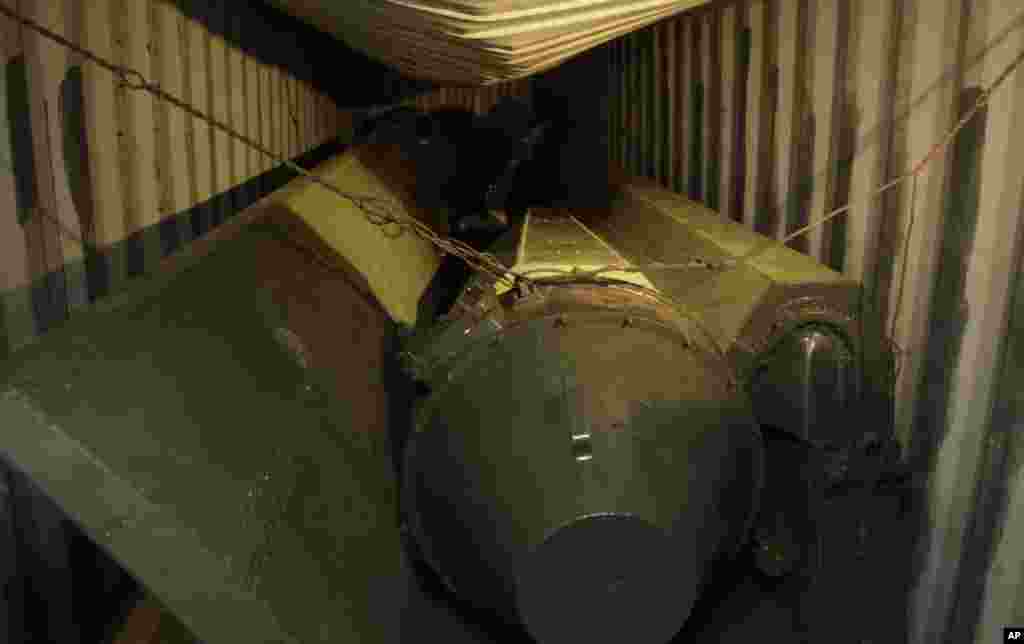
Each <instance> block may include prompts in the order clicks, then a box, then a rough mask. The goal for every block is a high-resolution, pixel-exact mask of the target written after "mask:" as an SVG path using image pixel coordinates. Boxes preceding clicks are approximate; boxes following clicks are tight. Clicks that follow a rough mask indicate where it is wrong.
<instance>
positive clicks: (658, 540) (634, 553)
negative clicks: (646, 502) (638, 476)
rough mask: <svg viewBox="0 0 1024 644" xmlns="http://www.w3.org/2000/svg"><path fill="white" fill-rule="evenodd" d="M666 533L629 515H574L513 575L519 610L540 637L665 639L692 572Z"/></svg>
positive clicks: (683, 606) (691, 594)
mask: <svg viewBox="0 0 1024 644" xmlns="http://www.w3.org/2000/svg"><path fill="white" fill-rule="evenodd" d="M671 544H672V542H671V540H670V538H669V536H668V535H667V534H665V533H664V532H663V531H662V530H659V529H658V528H656V527H655V526H653V525H651V524H649V523H647V522H646V521H643V520H642V519H639V518H637V517H633V516H629V515H618V514H607V515H595V516H589V517H585V518H581V519H578V520H576V521H574V522H572V523H570V524H569V525H567V526H564V527H562V528H560V529H559V530H558V531H556V532H555V533H553V534H552V535H550V536H549V537H548V538H547V539H545V541H544V542H543V543H542V544H541V545H540V546H539V547H538V548H537V549H536V550H534V551H533V552H532V553H531V554H530V555H529V557H528V558H527V560H526V562H525V564H524V566H523V569H522V570H521V572H520V573H519V575H518V580H517V588H516V599H517V604H518V610H519V617H520V619H521V620H522V622H523V624H524V625H525V626H526V629H527V631H529V633H530V635H532V636H533V638H534V639H535V640H536V641H537V642H539V643H540V644H564V643H567V642H587V644H604V643H608V644H612V643H615V644H618V643H621V642H631V643H633V644H665V643H666V642H668V641H669V640H671V639H672V637H673V636H674V635H675V634H676V633H677V632H678V631H679V629H680V628H682V626H683V623H684V622H685V621H686V618H687V616H688V615H689V612H690V608H691V606H692V604H693V601H694V598H695V588H694V578H693V576H692V574H691V575H687V574H685V571H684V570H682V569H681V568H682V566H681V565H680V562H681V561H682V560H683V559H684V558H685V555H686V553H681V552H676V551H674V549H673V548H672V546H671Z"/></svg>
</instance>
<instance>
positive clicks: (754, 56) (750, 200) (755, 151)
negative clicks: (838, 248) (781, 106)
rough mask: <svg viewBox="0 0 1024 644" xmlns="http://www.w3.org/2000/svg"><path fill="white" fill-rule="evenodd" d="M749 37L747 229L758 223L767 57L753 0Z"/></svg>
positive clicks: (761, 8)
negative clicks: (765, 63) (765, 61)
mask: <svg viewBox="0 0 1024 644" xmlns="http://www.w3.org/2000/svg"><path fill="white" fill-rule="evenodd" d="M747 20H748V25H749V27H748V29H749V31H748V34H749V40H750V72H749V76H748V79H747V88H748V89H747V127H746V140H747V149H746V153H747V176H746V194H745V196H744V199H743V201H744V205H745V212H744V215H743V221H744V223H746V225H747V226H748V227H749V228H754V225H755V223H756V222H757V214H758V203H759V195H760V190H759V187H760V181H761V179H760V177H761V175H762V174H764V170H763V168H762V167H761V158H762V155H761V122H762V118H763V116H764V114H763V112H762V110H761V109H760V108H761V107H762V105H763V96H764V93H765V89H764V85H765V77H764V59H765V56H766V55H767V53H766V47H765V40H764V31H765V29H764V23H765V3H764V2H763V0H754V1H753V2H751V3H750V9H749V13H748V17H747Z"/></svg>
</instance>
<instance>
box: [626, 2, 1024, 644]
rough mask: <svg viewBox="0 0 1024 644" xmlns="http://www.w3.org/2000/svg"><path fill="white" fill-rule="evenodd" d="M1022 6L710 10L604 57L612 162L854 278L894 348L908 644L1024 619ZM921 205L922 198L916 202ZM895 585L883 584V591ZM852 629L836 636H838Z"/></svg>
mask: <svg viewBox="0 0 1024 644" xmlns="http://www.w3.org/2000/svg"><path fill="white" fill-rule="evenodd" d="M1022 21H1024V7H1022V5H1021V3H1020V2H1019V1H1018V0H857V1H854V0H745V1H739V2H735V1H734V2H720V3H716V4H714V5H713V6H711V7H710V8H708V9H703V10H698V11H695V12H690V13H687V14H683V15H681V16H679V17H677V18H675V19H671V20H668V21H665V22H662V23H659V24H657V25H654V26H653V27H651V28H647V29H644V30H642V31H639V32H636V33H633V34H631V35H629V36H627V37H625V38H623V39H620V40H618V41H616V42H614V43H612V44H611V45H610V47H611V60H612V63H611V65H612V69H611V72H612V78H613V82H612V87H613V94H612V96H611V109H612V119H611V121H612V122H611V132H610V135H611V140H612V157H613V161H616V162H618V163H620V164H621V165H623V166H625V168H626V169H627V170H628V171H630V172H632V173H634V174H640V175H645V176H647V177H652V178H655V179H657V180H659V181H660V182H661V183H662V184H664V185H665V186H668V187H671V188H672V189H674V190H676V191H677V192H681V193H684V194H687V195H689V196H690V197H691V198H693V199H696V200H699V201H703V202H704V203H706V204H707V205H709V206H711V207H713V208H716V209H718V210H719V211H720V212H721V214H722V216H723V217H729V218H731V219H734V220H736V221H741V222H743V223H744V224H746V225H747V226H750V227H751V228H754V229H756V230H757V231H759V232H762V233H764V234H767V235H771V236H773V237H776V238H781V237H783V236H784V235H786V234H788V233H791V232H793V231H795V230H797V229H798V228H800V227H802V226H804V225H806V224H807V223H809V221H810V220H813V219H814V218H821V217H822V216H824V215H825V214H826V213H829V212H831V211H832V210H833V209H835V208H837V207H839V206H842V205H844V204H847V203H848V202H850V203H852V204H853V205H852V208H851V210H850V211H849V212H848V213H847V214H846V215H844V216H841V217H836V218H834V219H831V220H830V221H828V223H826V224H825V225H823V226H820V227H817V228H814V229H813V230H812V231H811V232H810V233H809V234H807V235H805V236H801V237H798V238H795V239H793V240H791V241H789V242H788V243H789V244H790V245H791V246H792V247H793V248H796V249H798V250H800V251H802V252H805V253H808V254H810V255H812V256H814V257H816V258H818V259H820V260H821V261H822V262H824V263H826V264H828V265H830V266H832V267H834V268H835V269H837V270H840V271H843V272H844V273H846V274H847V275H849V276H851V277H855V278H857V279H859V280H862V281H863V283H864V285H865V287H866V293H867V294H868V296H869V298H870V301H872V302H873V303H874V304H875V305H876V308H875V311H877V313H878V314H879V315H881V316H883V318H884V319H887V320H888V321H889V323H890V324H891V328H892V329H893V331H894V333H893V337H894V340H895V341H896V342H897V343H898V345H899V346H900V347H901V360H900V371H899V374H898V379H897V392H896V393H897V398H898V408H897V432H898V435H899V437H900V439H901V442H902V444H903V446H904V448H905V455H906V458H907V461H908V463H910V464H911V465H913V466H915V467H919V468H920V469H921V471H925V472H929V473H930V475H929V476H928V477H927V478H928V493H927V498H928V504H927V505H928V508H927V512H926V515H927V519H926V520H925V522H924V523H925V527H924V532H923V534H924V537H923V539H922V547H921V552H920V563H919V570H920V577H919V580H918V584H917V587H916V589H915V591H914V596H913V598H912V601H911V604H912V609H911V613H912V614H911V615H910V616H909V618H908V619H909V620H910V630H911V633H912V641H913V642H914V643H915V644H923V643H925V642H938V641H944V642H945V641H950V642H954V641H955V642H968V641H972V642H978V643H979V644H980V643H983V642H985V643H987V642H995V641H997V638H999V637H1001V631H1000V630H999V629H1000V627H1001V626H1002V625H1007V624H1013V623H1018V624H1019V623H1024V593H1022V592H1021V591H1020V587H1021V574H1022V565H1021V564H1022V563H1024V561H1022V555H1024V546H1022V545H1021V544H1022V543H1024V540H1022V536H1024V534H1022V532H1024V476H1022V474H1021V473H1020V462H1021V460H1020V456H1021V455H1022V454H1024V450H1022V449H1021V446H1022V444H1024V441H1022V439H1021V438H1020V432H1019V431H1014V430H1015V429H1017V428H1018V423H1019V420H1018V419H1019V418H1021V414H1020V413H1019V411H1020V410H1019V407H1020V405H1021V403H1022V402H1024V396H1022V394H1021V391H1022V389H1021V387H1020V385H1019V384H1018V383H1021V382H1024V379H1022V378H1024V353H1022V351H1021V346H1020V345H1021V341H1022V340H1024V335H1022V331H1024V293H1019V291H1020V279H1019V277H1020V272H1021V258H1022V254H1021V243H1020V237H1021V235H1020V229H1021V225H1020V224H1021V207H1022V203H1024V190H1022V188H1024V170H1022V168H1024V163H1022V162H1024V157H1022V151H1021V150H1022V148H1021V147H1018V145H1017V144H1019V142H1020V141H1021V140H1022V137H1024V121H1022V119H1024V70H1019V71H1016V72H1015V73H1013V74H1012V75H1011V76H1010V77H1009V78H1008V80H1007V82H1006V83H1004V84H1003V85H1002V87H1001V88H1000V89H999V90H998V92H997V93H995V94H994V95H993V96H992V99H991V102H990V103H989V104H988V106H987V107H985V108H984V109H982V111H981V113H980V114H979V115H978V117H977V118H975V119H973V120H972V121H971V122H970V123H969V124H968V125H967V126H966V127H965V128H964V129H963V131H962V132H961V133H960V134H959V136H958V137H957V138H956V139H955V141H954V143H953V144H952V145H950V146H949V147H948V148H946V149H945V150H944V151H943V152H942V153H941V154H939V155H936V156H935V157H934V158H933V160H932V161H931V162H930V163H929V164H928V165H927V166H925V168H924V170H923V171H922V172H921V173H920V174H919V175H918V176H919V178H918V180H917V182H916V190H915V188H914V186H913V182H911V181H907V182H904V183H901V184H900V185H898V186H897V187H896V188H894V189H892V190H889V191H887V192H885V193H884V194H883V195H881V196H879V195H878V194H877V188H879V187H880V186H882V185H883V184H886V183H887V182H889V181H891V180H893V179H896V178H898V177H900V176H901V175H904V174H905V173H907V172H908V171H910V170H911V169H912V168H914V167H915V165H916V164H917V163H918V162H919V161H921V160H922V159H924V158H925V157H926V156H928V154H929V152H931V151H932V150H933V147H934V146H935V145H936V143H938V142H939V141H941V140H943V138H944V137H945V136H946V134H947V133H948V132H949V131H950V130H952V129H953V127H954V126H955V125H956V123H957V121H958V120H959V119H960V118H961V117H962V116H963V115H964V114H965V112H966V111H967V110H968V109H969V108H970V107H971V106H972V105H973V104H974V103H975V102H976V101H977V100H978V97H979V95H980V93H981V92H982V90H983V88H985V87H987V86H988V85H989V84H991V83H992V82H993V81H994V80H996V78H997V77H998V76H999V75H1000V74H1001V73H1002V72H1003V70H1004V69H1006V68H1007V66H1008V65H1009V64H1010V63H1011V62H1013V60H1014V58H1015V57H1016V56H1017V55H1018V54H1019V53H1020V52H1021V50H1022V49H1024V29H1022V24H1024V23H1022ZM915 192H916V194H914V193H915ZM881 583H884V582H881ZM837 626H840V625H837Z"/></svg>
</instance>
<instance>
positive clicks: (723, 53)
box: [716, 6, 738, 219]
mask: <svg viewBox="0 0 1024 644" xmlns="http://www.w3.org/2000/svg"><path fill="white" fill-rule="evenodd" d="M716 39H717V41H718V45H717V47H718V51H719V57H720V66H719V69H720V73H721V75H722V81H721V87H720V93H719V95H720V96H721V99H720V100H721V114H722V117H721V144H720V145H721V148H720V150H721V152H720V154H718V155H716V156H717V157H718V158H719V159H721V162H720V163H719V170H718V195H719V196H718V210H719V212H720V213H721V215H722V217H725V218H726V219H732V218H733V208H734V203H733V198H732V185H733V181H734V180H735V179H734V176H733V169H734V167H735V163H734V155H735V154H737V153H738V148H736V147H735V138H736V109H737V108H736V93H735V87H736V7H735V6H728V7H723V8H722V9H721V20H720V22H719V25H718V29H717V34H716Z"/></svg>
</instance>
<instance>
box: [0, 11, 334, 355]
mask: <svg viewBox="0 0 1024 644" xmlns="http://www.w3.org/2000/svg"><path fill="white" fill-rule="evenodd" d="M2 2H3V3H4V5H5V6H6V7H8V8H10V9H13V10H16V11H20V12H22V14H23V15H25V16H26V17H27V18H29V19H31V20H34V21H35V22H37V23H39V24H41V25H42V26H44V27H46V28H47V29H49V30H51V31H53V32H55V33H56V34H58V35H60V36H62V37H64V38H66V39H67V40H69V41H71V42H73V43H77V44H80V45H81V46H83V47H84V48H85V49H87V50H89V51H92V52H95V53H96V54H98V55H100V56H102V57H104V58H106V59H108V60H111V61H113V62H115V63H116V64H119V65H123V66H125V67H127V68H131V69H134V70H138V71H139V72H141V73H142V74H143V75H144V76H145V77H146V78H147V79H149V80H152V81H155V82H157V83H159V85H160V87H161V88H163V89H164V90H165V91H167V92H169V93H170V94H171V95H173V96H175V97H178V98H180V99H181V100H183V101H185V102H186V103H188V104H190V105H191V106H193V107H194V108H196V109H198V110H200V111H201V112H203V113H207V114H211V115H213V116H214V117H215V118H216V119H218V120H220V121H221V122H223V123H225V124H226V125H228V126H229V127H231V128H233V129H234V130H236V131H238V132H240V133H241V134H244V135H246V136H248V137H249V138H250V139H253V140H256V141H258V142H259V143H260V144H261V145H263V146H264V147H266V148H269V149H270V150H271V151H273V152H276V153H278V154H280V155H281V156H283V157H286V158H289V159H292V160H295V161H298V162H299V163H300V164H302V165H309V164H310V163H312V162H313V161H315V159H316V158H321V157H323V156H324V154H328V153H330V150H332V149H336V146H337V142H338V137H339V135H342V134H346V133H348V132H349V131H350V129H351V128H350V124H349V123H348V120H349V116H348V113H347V112H344V111H342V110H341V109H339V108H338V107H337V106H336V105H335V103H334V102H333V101H332V100H330V98H329V97H328V96H326V95H325V94H323V93H321V92H320V91H318V90H317V89H316V88H315V87H314V86H313V85H312V84H310V83H308V82H305V81H301V80H298V79H299V78H303V77H305V76H308V74H303V73H302V72H303V71H308V70H307V68H308V67H309V65H310V62H311V61H309V60H308V59H306V58H305V57H304V51H303V48H302V47H301V43H300V42H298V41H297V39H296V38H295V37H294V36H293V35H291V34H289V32H287V31H284V30H280V29H275V28H274V27H273V26H272V25H270V24H267V23H266V22H265V21H263V20H262V18H261V16H260V15H259V14H256V13H249V12H246V11H238V10H237V7H235V6H233V5H232V7H229V5H228V3H227V2H226V0H220V1H218V2H210V3H189V2H169V1H163V0H145V1H139V0H89V1H88V2H85V1H83V0H48V1H47V2H35V1H33V0H18V1H17V2H15V0H2ZM186 6H187V7H188V8H189V11H188V12H187V13H186V12H184V11H183V10H182V7H186ZM267 49H269V50H272V51H274V52H275V56H276V58H277V59H278V60H286V61H288V64H285V65H282V64H268V63H266V62H264V60H263V59H262V58H260V57H256V56H253V55H251V52H252V51H255V50H267ZM0 53H2V55H3V60H2V61H0V62H2V65H3V66H2V73H0V356H2V355H3V354H4V353H5V352H7V351H10V350H12V349H14V348H17V347H18V346H21V345H23V344H24V343H25V342H27V341H30V340H31V339H32V338H33V337H36V336H37V335H38V334H40V333H43V332H45V331H46V330H47V329H49V328H52V327H53V326H55V325H57V324H60V323H62V322H63V321H64V320H66V319H68V318H69V317H73V316H74V314H75V311H76V310H77V309H80V308H81V307H84V306H86V305H87V304H88V303H90V302H92V301H95V300H96V299H98V298H101V297H102V296H103V295H105V294H107V293H111V292H113V291H115V290H117V289H118V288H119V286H120V285H121V284H122V283H123V282H124V281H125V280H126V279H127V278H130V277H132V276H134V275H139V274H144V273H146V272H148V271H149V270H150V269H152V268H153V267H154V266H155V265H156V263H157V262H158V261H159V260H160V259H161V258H162V257H164V256H165V255H167V254H169V253H172V252H174V251H175V250H177V249H179V248H181V247H182V246H183V245H184V244H187V243H188V242H189V241H191V240H192V239H194V238H197V237H201V236H203V235H205V234H206V233H207V232H208V231H210V230H211V229H212V228H214V227H216V226H218V225H219V224H221V223H222V222H224V221H225V220H226V219H228V218H230V217H232V216H233V215H235V214H237V213H238V212H240V211H242V210H244V209H245V208H246V207H248V206H249V205H251V204H253V203H254V202H255V201H256V200H258V199H259V198H260V197H262V196H264V195H266V194H267V193H269V192H271V191H273V190H275V189H276V188H278V187H280V186H281V185H282V184H283V183H284V182H286V181H288V180H289V179H291V178H292V177H293V176H295V175H294V173H293V172H292V171H290V170H288V169H287V168H285V167H282V166H280V165H278V164H276V163H275V162H273V161H272V160H270V159H269V158H267V157H266V156H264V155H261V154H259V153H257V152H255V151H253V150H251V149H249V148H248V147H247V146H245V145H244V144H242V143H241V142H239V141H237V140H233V139H231V138H230V137H229V136H228V135H227V134H225V133H224V132H221V131H217V130H215V129H214V128H212V127H211V126H210V125H209V124H208V123H206V122H204V121H202V120H200V119H197V118H193V117H192V116H190V115H188V114H187V113H186V112H183V111H181V110H180V109H177V108H175V107H172V106H170V105H169V104H167V103H165V102H162V101H159V100H156V99H154V97H153V96H152V95H150V94H148V93H146V92H143V91H138V90H135V89H132V88H130V87H126V86H125V85H124V83H122V82H120V80H119V79H118V78H117V77H115V75H114V74H112V73H111V72H109V71H107V70H105V69H103V68H101V67H99V66H97V65H95V64H91V63H88V62H87V61H86V60H85V59H84V58H83V56H82V55H81V54H79V53H76V52H74V51H73V50H70V49H68V48H65V47H63V46H61V45H59V44H57V43H55V42H53V41H52V40H49V39H47V38H44V37H43V36H41V35H39V34H38V33H36V32H35V31H32V30H30V29H28V28H26V27H24V26H22V25H20V24H18V23H17V22H15V21H13V20H11V19H9V18H7V17H5V16H0ZM129 80H134V77H129ZM83 241H84V243H83Z"/></svg>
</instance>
